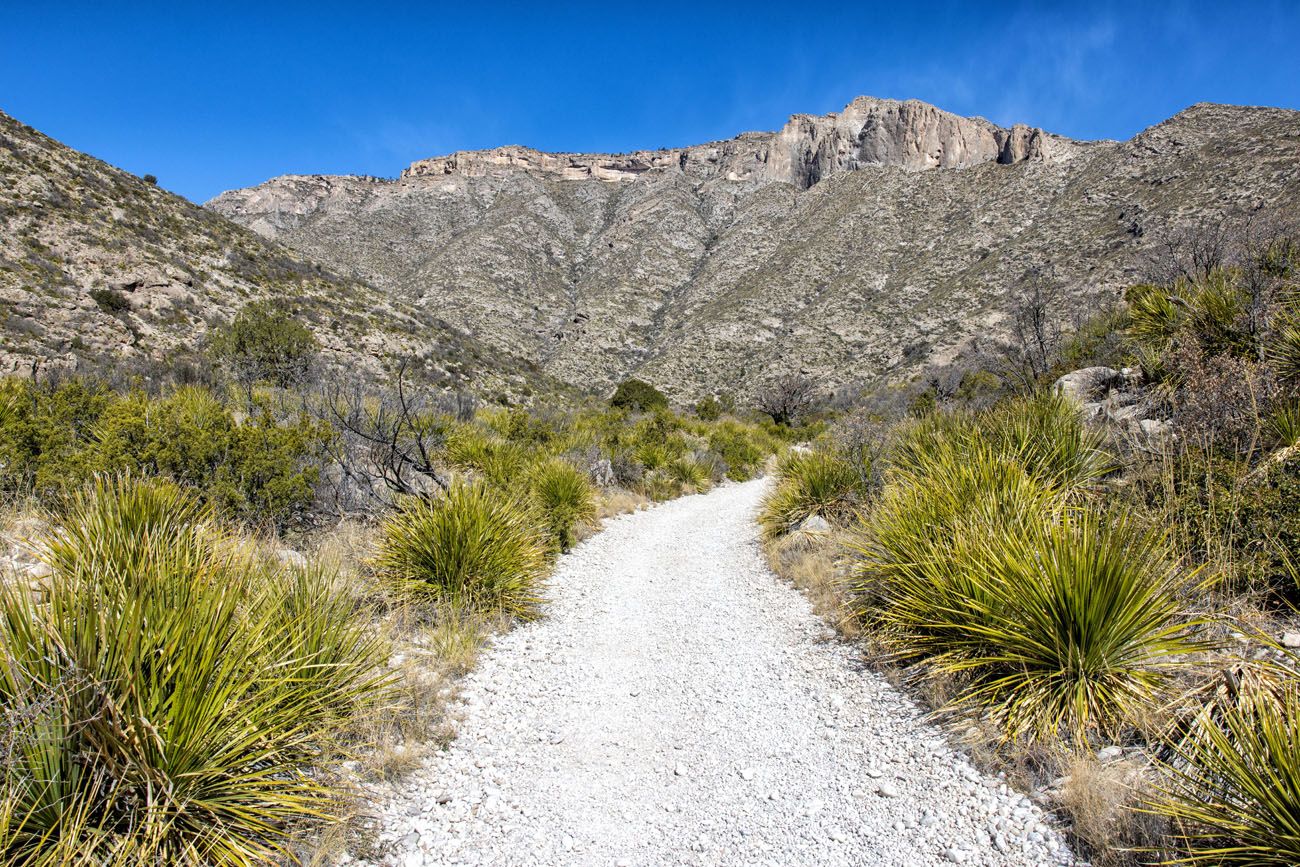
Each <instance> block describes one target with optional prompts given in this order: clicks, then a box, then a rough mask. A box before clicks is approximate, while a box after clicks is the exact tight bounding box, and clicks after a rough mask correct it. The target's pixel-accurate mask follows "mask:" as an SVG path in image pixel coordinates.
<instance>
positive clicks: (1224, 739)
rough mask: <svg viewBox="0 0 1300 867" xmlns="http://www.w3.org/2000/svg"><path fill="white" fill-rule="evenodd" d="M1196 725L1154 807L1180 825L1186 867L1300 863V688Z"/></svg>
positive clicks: (1248, 699)
mask: <svg viewBox="0 0 1300 867" xmlns="http://www.w3.org/2000/svg"><path fill="white" fill-rule="evenodd" d="M1197 722H1198V724H1197V726H1196V728H1195V730H1194V731H1193V733H1192V734H1191V735H1190V737H1189V738H1188V739H1187V741H1186V742H1184V743H1183V745H1182V746H1181V748H1180V749H1179V750H1178V757H1177V760H1176V761H1173V762H1170V763H1169V764H1168V765H1167V766H1166V768H1165V770H1166V773H1167V775H1168V779H1169V780H1170V782H1169V783H1168V785H1167V789H1166V794H1167V796H1168V797H1167V799H1166V800H1164V801H1163V802H1162V803H1160V804H1158V805H1157V807H1156V809H1157V810H1158V811H1159V812H1160V813H1162V814H1164V815H1166V816H1169V817H1171V818H1173V819H1174V820H1176V821H1177V822H1178V823H1179V827H1180V830H1181V835H1180V840H1179V842H1180V843H1181V844H1182V846H1183V848H1184V852H1183V853H1181V854H1182V857H1183V859H1184V860H1183V861H1181V862H1180V863H1190V864H1204V865H1211V864H1214V865H1223V864H1226V865H1242V867H1246V865H1251V867H1256V865H1276V867H1282V865H1294V864H1297V863H1300V820H1298V819H1297V817H1298V816H1300V688H1298V687H1297V686H1296V684H1295V683H1294V682H1293V683H1291V684H1290V685H1289V686H1288V687H1287V688H1285V689H1284V690H1283V691H1282V694H1281V695H1280V696H1279V695H1276V694H1272V693H1271V692H1269V693H1263V694H1255V695H1248V696H1245V697H1244V698H1243V699H1242V700H1241V701H1239V702H1238V703H1236V704H1234V705H1232V706H1230V707H1228V708H1224V709H1215V712H1212V711H1211V709H1210V708H1206V709H1205V711H1203V712H1202V713H1201V715H1200V717H1199V718H1198V721H1197Z"/></svg>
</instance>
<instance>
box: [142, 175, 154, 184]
mask: <svg viewBox="0 0 1300 867" xmlns="http://www.w3.org/2000/svg"><path fill="white" fill-rule="evenodd" d="M141 180H142V181H144V182H145V183H146V184H153V185H154V186H157V185H158V176H157V175H145V176H144V177H143V178H141Z"/></svg>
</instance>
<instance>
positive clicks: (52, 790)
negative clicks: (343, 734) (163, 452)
mask: <svg viewBox="0 0 1300 867" xmlns="http://www.w3.org/2000/svg"><path fill="white" fill-rule="evenodd" d="M47 556H48V560H49V562H50V564H51V566H52V567H53V569H54V572H53V574H52V575H51V576H50V578H49V579H47V587H46V591H45V600H44V601H43V602H41V603H37V602H36V600H35V599H34V597H33V596H32V595H31V594H29V593H28V592H27V590H26V588H24V587H19V586H17V585H13V584H6V585H4V586H3V587H2V588H0V651H2V652H0V713H2V714H3V716H4V717H5V719H6V721H7V722H8V723H9V724H10V725H9V728H8V731H9V743H8V747H9V749H8V752H7V754H6V762H5V764H4V787H5V790H4V797H3V803H5V804H6V805H7V807H8V809H9V810H10V812H11V815H12V817H13V819H14V820H13V821H11V822H10V824H9V828H8V829H7V832H6V833H5V834H4V839H3V844H4V846H5V852H4V854H5V860H6V863H13V864H20V863H28V864H37V863H113V864H127V863H130V864H145V863H148V864H154V863H158V864H164V863H165V864H182V863H183V864H199V863H202V864H249V863H261V862H265V861H274V860H278V859H279V858H281V857H285V856H287V855H288V854H289V853H288V849H287V845H286V840H285V836H286V829H287V826H288V824H289V823H290V822H295V821H300V820H301V818H302V817H303V816H304V815H324V814H325V812H326V811H327V810H328V808H329V798H330V797H331V793H330V792H329V791H328V789H327V788H326V787H325V786H324V784H323V783H322V782H320V781H319V780H318V779H317V778H315V777H314V776H312V775H310V774H308V773H306V772H305V771H306V770H307V768H308V766H309V764H310V762H311V761H312V760H313V758H314V757H315V756H317V755H319V754H320V751H321V749H322V747H323V746H325V745H327V744H329V743H331V742H333V741H334V740H336V739H337V737H338V730H339V727H340V725H341V724H346V722H347V721H348V720H350V719H351V718H353V717H354V716H355V715H356V714H357V713H358V712H359V710H360V708H361V707H362V706H364V704H365V702H367V701H370V700H372V699H382V695H383V692H384V683H385V681H384V680H383V679H382V678H381V677H380V676H379V675H378V674H376V672H379V671H380V670H381V669H380V663H381V662H382V660H383V658H384V655H385V654H384V653H382V648H381V647H380V646H379V645H378V644H377V643H376V642H375V640H374V639H373V638H371V637H367V636H368V633H367V631H365V630H363V629H362V628H360V626H359V625H357V623H356V618H355V611H352V610H350V603H349V604H348V605H346V606H345V605H343V604H340V603H338V602H336V601H335V598H334V597H332V596H331V595H330V592H331V591H330V589H329V585H328V584H327V583H326V582H324V580H323V576H322V574H321V573H318V572H313V573H304V574H302V575H300V576H298V577H297V578H295V579H294V580H293V581H292V582H290V583H289V584H288V586H289V587H290V588H291V589H290V590H287V591H281V590H280V589H277V588H282V587H285V586H286V585H285V584H284V583H282V581H283V579H284V576H283V575H282V574H281V573H278V572H275V571H274V570H271V569H270V568H269V567H267V566H265V565H263V564H260V563H258V562H257V561H255V560H253V559H251V558H250V557H249V556H248V555H246V554H244V553H242V552H241V551H240V550H239V549H238V548H237V547H236V546H235V545H233V544H232V543H231V540H229V539H227V538H225V537H224V536H223V535H222V534H221V533H220V531H218V530H217V529H216V528H215V527H214V524H213V521H212V517H211V514H210V512H208V511H207V510H206V509H205V508H204V507H202V506H201V505H199V503H198V502H197V500H195V499H194V498H193V497H192V496H190V495H188V494H186V493H185V492H183V491H181V490H180V489H179V488H176V487H175V486H172V485H168V484H166V483H157V482H138V481H132V480H129V479H119V480H100V481H98V482H96V483H95V484H94V485H93V486H92V487H91V488H89V489H88V490H87V491H85V492H83V493H80V494H78V495H76V496H75V497H74V498H73V500H72V502H71V504H70V506H69V508H68V510H67V513H66V515H65V517H64V518H63V519H62V520H60V521H59V522H57V523H56V525H55V527H54V529H53V531H52V533H51V536H50V538H49V540H48V548H47ZM298 599H301V600H302V601H303V602H304V603H305V604H298V603H297V602H296V601H294V600H298ZM269 603H271V604H269ZM286 605H288V606H289V607H290V608H291V611H290V616H286V614H285V606H286ZM160 792H165V793H166V796H165V797H160V796H159V793H160Z"/></svg>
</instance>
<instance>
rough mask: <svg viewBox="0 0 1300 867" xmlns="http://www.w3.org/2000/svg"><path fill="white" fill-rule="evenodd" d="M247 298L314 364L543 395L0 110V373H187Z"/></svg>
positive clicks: (475, 351)
mask: <svg viewBox="0 0 1300 867" xmlns="http://www.w3.org/2000/svg"><path fill="white" fill-rule="evenodd" d="M254 301H261V302H264V303H266V304H269V305H271V306H275V307H279V308H283V309H286V310H288V311H289V312H291V313H292V315H293V317H294V319H295V320H296V321H297V322H299V323H301V324H302V325H303V326H305V327H306V328H308V329H310V331H311V333H312V335H313V336H314V339H315V340H316V342H317V343H318V344H319V349H320V352H321V359H322V361H323V362H324V363H325V364H326V365H329V366H334V367H342V368H344V369H348V370H364V371H366V372H367V373H368V374H370V375H371V376H373V377H378V376H381V375H384V374H385V371H387V370H390V369H394V368H395V367H396V364H397V361H398V360H399V359H408V360H414V363H413V364H412V370H413V371H418V372H419V374H420V376H421V377H422V378H423V379H425V380H427V381H431V382H439V383H445V384H446V385H448V386H449V387H466V386H467V385H469V384H470V383H473V384H474V385H475V387H476V388H477V389H478V390H480V391H483V392H485V393H495V392H498V391H504V392H505V393H507V394H521V393H522V394H526V393H528V392H530V391H532V390H534V389H538V388H540V389H541V390H544V391H549V390H551V389H553V388H554V385H553V383H551V382H550V381H549V380H548V379H547V378H546V377H542V376H539V375H538V374H536V373H535V372H534V371H533V370H531V369H530V366H529V365H528V364H526V363H524V362H520V361H517V360H515V359H513V356H512V354H511V353H510V352H509V351H503V350H499V349H495V348H494V349H493V350H491V351H487V350H486V349H485V348H484V347H483V346H482V345H481V344H479V343H478V342H476V341H475V340H473V339H472V338H470V337H469V336H468V335H466V334H464V333H463V332H460V331H457V330H456V329H454V328H452V327H450V326H448V325H446V324H445V323H444V322H442V321H441V320H439V319H438V316H437V313H436V311H429V310H425V309H415V308H412V307H410V306H409V305H403V304H401V303H400V302H397V301H396V300H395V299H392V298H389V297H386V295H385V294H384V293H383V292H380V291H378V290H377V289H375V288H374V287H373V286H370V285H368V284H366V283H364V282H362V281H360V280H356V279H350V278H344V277H341V276H339V275H337V274H335V273H333V272H331V271H329V270H327V269H325V268H322V267H321V266H320V265H319V264H317V263H315V262H312V261H309V260H306V259H304V258H303V257H302V256H301V255H300V254H298V253H295V252H293V251H292V250H289V249H288V248H285V247H283V246H280V245H278V244H274V243H270V242H268V241H266V240H263V239H262V238H260V237H258V236H257V235H255V234H253V233H252V232H250V231H248V230H246V229H243V228H241V227H240V226H237V225H235V224H234V223H231V222H230V221H228V220H226V219H224V218H222V217H220V216H218V215H217V214H215V213H213V212H212V211H210V210H206V209H204V208H200V207H197V206H196V205H194V204H192V203H190V202H188V201H186V200H185V199H182V198H181V197H179V196H176V195H173V194H171V193H168V192H167V191H165V190H164V189H162V188H160V187H159V186H158V185H157V184H156V183H152V182H149V181H146V180H143V179H141V178H138V177H135V176H134V175H131V174H128V173H127V172H124V171H121V170H120V169H117V168H114V167H112V166H109V165H107V164H105V163H103V162H100V161H99V160H97V159H94V158H93V157H90V156H88V155H86V154H83V153H79V152H77V151H75V150H72V149H71V148H68V147H65V146H63V145H61V144H59V143H58V142H56V141H54V140H52V139H50V138H48V137H46V136H44V135H41V134H40V133H39V132H37V131H36V130H34V129H32V128H30V127H28V126H25V125H24V124H22V123H20V122H19V121H17V120H15V119H14V118H12V117H10V116H8V115H6V114H4V113H3V112H0V337H2V338H3V339H2V340H0V374H15V373H16V374H21V375H31V373H32V372H33V371H34V370H45V371H51V370H59V371H65V372H71V371H83V372H85V371H91V370H101V369H102V370H118V371H120V370H122V369H123V368H127V369H134V370H136V371H137V372H140V373H143V374H146V375H152V374H155V373H160V372H165V371H167V370H168V369H171V368H174V367H175V366H177V365H178V364H183V363H186V362H188V363H191V364H194V365H196V366H201V362H202V357H201V355H200V351H201V350H202V349H203V347H204V344H205V339H206V338H207V336H208V335H209V334H210V333H211V332H212V331H213V329H214V328H216V327H218V326H220V325H223V324H226V323H229V321H230V320H231V319H232V318H233V317H234V316H235V315H236V314H237V313H238V312H239V311H240V310H241V309H243V308H244V307H245V306H246V305H247V304H248V303H250V302H254ZM110 359H111V362H110ZM200 372H201V371H200Z"/></svg>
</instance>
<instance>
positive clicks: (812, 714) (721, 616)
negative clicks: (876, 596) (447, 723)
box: [379, 480, 1072, 867]
mask: <svg viewBox="0 0 1300 867" xmlns="http://www.w3.org/2000/svg"><path fill="white" fill-rule="evenodd" d="M765 484H766V483H765V482H764V481H763V480H758V481H753V482H748V483H745V484H739V485H729V486H725V487H722V488H720V489H718V490H715V491H714V492H712V493H710V494H707V495H704V496H692V497H684V498H682V499H679V500H675V501H673V502H671V503H667V504H665V505H662V506H658V507H656V508H653V509H649V510H646V511H642V512H638V513H636V514H632V515H626V516H623V517H620V518H616V519H613V520H611V521H608V522H607V523H606V527H605V529H604V530H603V531H602V532H601V533H599V534H598V535H596V536H594V537H593V538H592V539H590V540H588V541H587V542H585V543H583V544H582V545H580V546H579V547H578V548H577V549H576V550H575V551H573V552H572V553H571V554H569V555H567V556H565V557H563V558H562V559H561V560H560V563H559V567H558V569H557V571H556V574H555V575H554V576H553V578H552V580H551V582H550V586H549V592H548V597H549V599H550V600H551V601H550V603H549V605H548V608H547V611H546V616H545V617H544V618H543V619H541V620H538V621H537V622H534V623H530V624H528V625H525V626H522V627H520V628H517V629H514V630H512V631H511V632H509V633H507V634H504V635H502V636H500V637H499V638H497V639H496V640H495V641H494V642H493V644H492V646H491V647H490V648H489V649H488V650H487V651H486V652H485V653H484V655H483V657H482V659H481V663H480V666H479V668H478V669H477V670H476V671H475V672H474V673H473V674H471V675H470V676H469V677H468V678H467V682H466V686H465V690H464V695H463V700H464V708H463V722H462V723H461V725H460V727H459V729H460V734H459V736H458V738H457V739H456V740H455V741H454V742H453V743H452V744H451V746H450V747H449V748H448V749H447V750H446V751H444V752H440V753H438V754H437V755H435V756H434V757H432V758H431V759H429V761H428V763H427V764H426V765H425V766H424V767H422V768H421V769H419V770H417V771H415V772H414V773H413V774H411V775H410V776H408V777H406V778H404V780H403V781H402V783H401V784H400V787H399V788H398V789H397V790H396V791H394V792H393V793H392V796H391V798H390V799H389V800H388V801H387V802H386V803H384V804H383V805H382V806H381V807H380V810H381V814H380V831H379V835H380V839H379V844H380V846H381V847H383V848H382V851H386V852H387V854H386V855H384V856H383V859H382V863H384V864H389V865H402V867H408V865H409V867H415V865H422V864H483V865H486V864H500V865H516V864H517V865H570V864H584V865H585V864H592V865H611V867H613V865H626V867H631V865H665V864H709V865H724V864H725V865H731V864H746V865H749V864H765V865H766V864H770V865H804V864H807V865H849V864H853V865H908V867H914V865H928V864H938V865H946V864H953V863H957V864H962V863H966V864H978V865H1025V864H1033V865H1039V864H1047V865H1055V864H1069V863H1072V861H1071V856H1070V854H1069V851H1068V849H1067V848H1066V846H1065V844H1064V843H1063V841H1062V840H1061V838H1060V837H1059V836H1058V835H1057V834H1056V833H1055V832H1054V831H1053V830H1051V828H1050V827H1049V826H1048V824H1047V822H1046V818H1045V816H1044V815H1043V813H1042V812H1041V811H1040V809H1039V808H1038V807H1037V806H1035V805H1034V804H1032V803H1031V802H1030V801H1029V800H1027V799H1025V798H1023V797H1021V796H1020V795H1019V794H1017V793H1016V792H1014V791H1008V789H1007V786H1006V785H1005V784H1004V783H1003V782H1001V781H1000V780H998V779H996V778H992V777H988V776H986V775H984V774H981V773H980V772H978V771H977V770H975V769H974V768H973V767H972V766H971V765H970V764H969V763H968V762H967V761H966V759H965V758H964V757H962V756H961V755H960V754H959V753H957V752H956V751H954V750H953V749H952V748H951V747H950V746H949V745H948V743H947V741H946V740H945V739H944V737H943V736H942V735H941V734H940V733H939V732H938V731H937V730H936V729H935V728H933V727H932V726H930V725H928V724H927V723H926V722H925V721H924V719H923V718H922V714H921V711H920V710H919V709H918V708H917V707H916V706H915V705H914V704H913V703H912V702H911V701H910V700H908V699H907V698H906V697H905V696H903V695H901V694H900V693H898V692H897V691H896V690H894V689H893V688H892V687H890V686H889V684H888V683H886V682H885V681H884V680H883V679H882V678H881V677H879V676H878V675H876V674H874V673H873V672H871V671H869V670H865V669H864V668H863V667H862V665H861V664H860V662H859V661H858V659H857V658H856V654H855V653H854V651H853V649H852V648H851V647H850V646H847V645H845V644H843V643H841V642H838V641H836V640H835V638H834V635H833V634H832V633H831V632H830V630H829V629H828V628H827V626H826V625H825V623H824V622H823V621H821V620H820V619H819V618H818V617H817V616H816V615H815V614H813V612H812V610H811V608H810V606H809V604H808V602H807V601H806V600H805V599H804V598H803V596H802V595H801V594H800V593H799V592H798V591H796V590H795V589H793V588H792V587H790V586H789V585H787V584H785V583H783V582H781V581H780V580H779V579H777V578H776V577H775V576H774V575H773V574H772V572H771V571H770V570H769V569H768V568H767V566H766V564H765V563H764V561H763V557H762V554H761V552H760V550H759V545H758V533H757V530H756V527H755V525H754V514H755V510H756V508H757V505H758V501H759V499H760V497H761V496H762V493H763V491H764V489H765Z"/></svg>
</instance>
